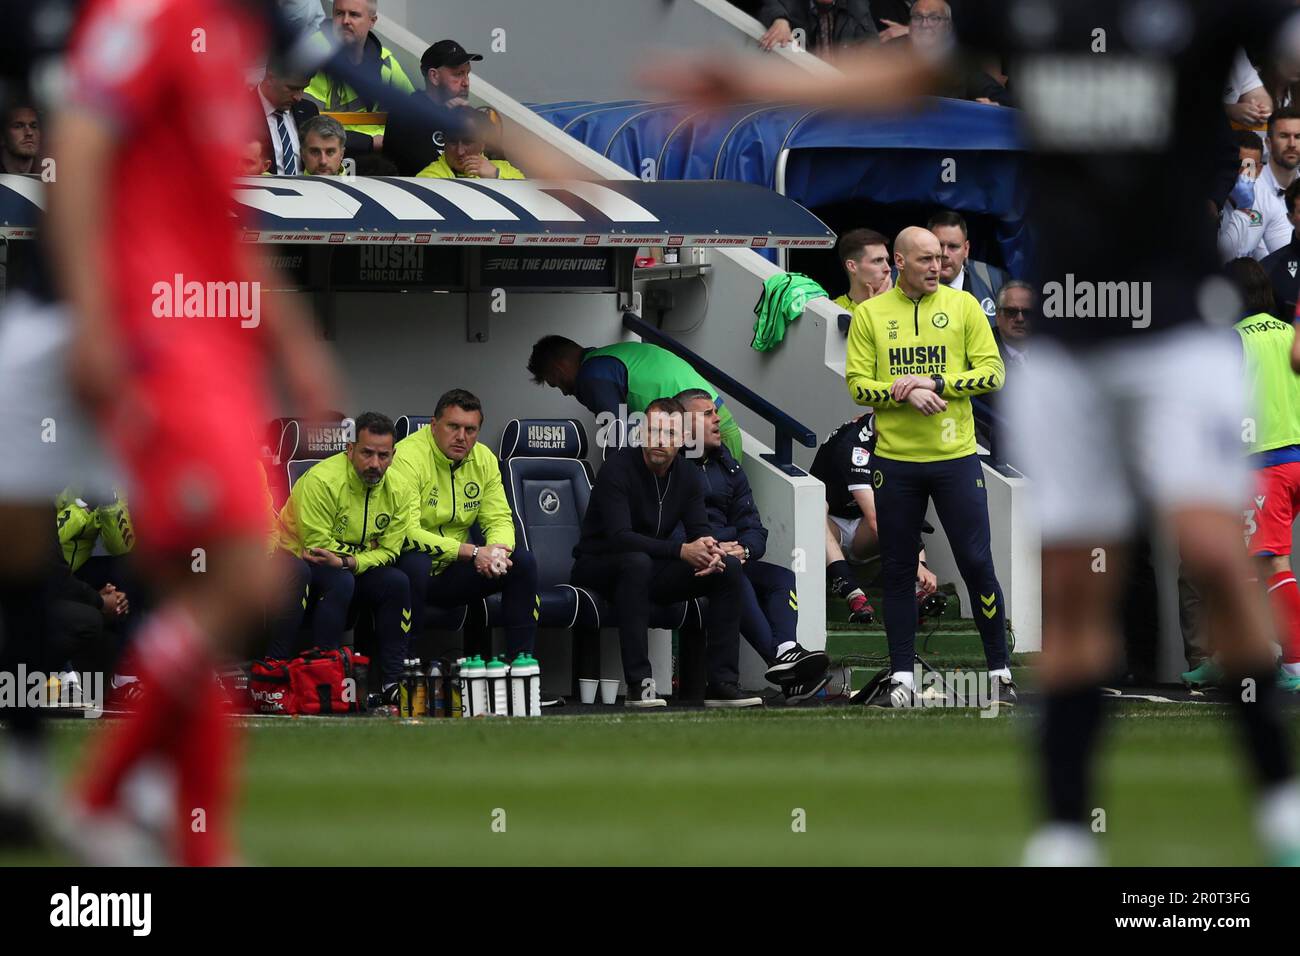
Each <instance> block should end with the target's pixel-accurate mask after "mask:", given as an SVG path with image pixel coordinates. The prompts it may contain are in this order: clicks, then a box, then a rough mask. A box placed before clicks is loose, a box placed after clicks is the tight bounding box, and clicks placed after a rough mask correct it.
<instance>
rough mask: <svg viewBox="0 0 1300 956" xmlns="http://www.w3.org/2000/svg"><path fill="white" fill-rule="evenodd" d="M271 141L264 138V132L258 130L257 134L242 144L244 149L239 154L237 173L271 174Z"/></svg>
mask: <svg viewBox="0 0 1300 956" xmlns="http://www.w3.org/2000/svg"><path fill="white" fill-rule="evenodd" d="M273 152H274V151H273V150H272V148H271V141H270V140H269V139H267V138H266V134H265V133H264V132H262V131H261V130H258V135H256V136H254V137H253V138H252V139H250V140H249V141H248V143H247V144H246V145H245V146H244V151H243V152H242V153H241V154H240V155H239V175H241V176H271V175H273V173H272V172H271V157H272V155H273Z"/></svg>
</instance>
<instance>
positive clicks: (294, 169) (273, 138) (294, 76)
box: [256, 59, 374, 176]
mask: <svg viewBox="0 0 1300 956" xmlns="http://www.w3.org/2000/svg"><path fill="white" fill-rule="evenodd" d="M307 81H308V77H307V76H305V75H303V74H301V73H299V72H297V71H296V70H295V69H294V68H293V67H292V66H290V65H289V64H288V63H285V62H281V61H278V60H274V59H273V60H272V61H271V62H269V63H268V64H267V66H266V73H265V75H264V76H263V77H262V81H261V82H260V83H258V85H257V87H256V93H257V96H256V99H257V107H258V110H259V111H260V113H261V115H262V116H265V117H266V127H267V132H268V133H269V134H270V143H271V163H272V168H271V172H273V173H275V174H276V175H277V176H297V175H299V174H300V173H301V172H302V171H303V160H302V127H303V126H304V125H305V124H306V123H307V122H308V121H309V120H311V119H314V118H315V117H317V116H319V115H320V110H319V109H318V108H317V106H316V104H315V103H313V102H312V101H311V100H308V99H305V98H304V90H305V89H306V88H307ZM373 151H374V137H372V136H367V135H366V134H365V133H357V132H349V133H348V134H347V152H348V153H349V154H350V155H352V156H364V155H367V154H369V153H371V152H373Z"/></svg>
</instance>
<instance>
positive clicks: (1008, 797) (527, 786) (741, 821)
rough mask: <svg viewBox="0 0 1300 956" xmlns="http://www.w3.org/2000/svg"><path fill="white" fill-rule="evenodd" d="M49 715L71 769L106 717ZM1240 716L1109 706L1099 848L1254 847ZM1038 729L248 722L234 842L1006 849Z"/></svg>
mask: <svg viewBox="0 0 1300 956" xmlns="http://www.w3.org/2000/svg"><path fill="white" fill-rule="evenodd" d="M52 729H53V733H52V738H53V740H54V743H55V749H56V752H57V755H58V763H59V765H60V767H61V769H62V770H64V771H65V772H67V771H70V770H71V768H72V767H73V766H74V765H75V763H76V758H77V755H78V754H79V753H80V752H81V751H82V749H83V747H84V746H85V744H86V743H87V742H88V740H89V739H90V736H91V735H92V734H95V733H97V732H99V731H100V730H101V729H102V728H101V727H100V726H97V724H96V722H94V721H80V720H64V721H58V722H56V723H55V725H54V727H53V728H52ZM1234 730H1235V728H1233V727H1232V725H1231V723H1230V721H1229V720H1228V714H1227V710H1226V708H1221V707H1211V706H1203V705H1159V706H1153V705H1144V704H1128V705H1125V706H1123V707H1122V708H1117V709H1116V710H1115V712H1114V719H1112V720H1111V721H1110V723H1109V725H1108V728H1107V734H1106V742H1107V744H1108V746H1107V747H1106V751H1105V757H1104V760H1103V763H1102V768H1101V775H1100V781H1101V793H1100V795H1099V797H1098V800H1097V801H1096V802H1097V805H1098V806H1099V807H1101V808H1102V809H1104V810H1105V811H1106V833H1105V834H1104V836H1103V838H1102V839H1103V840H1104V845H1105V847H1106V852H1107V854H1108V858H1109V860H1110V862H1112V863H1114V864H1132V865H1220V864H1223V865H1227V864H1239V865H1250V864H1256V863H1261V862H1263V860H1262V857H1261V854H1260V853H1259V851H1258V850H1257V848H1256V845H1255V843H1254V842H1253V840H1252V838H1251V832H1250V827H1249V820H1248V809H1249V804H1248V798H1247V792H1246V787H1245V783H1244V781H1245V777H1246V775H1245V772H1244V767H1243V765H1242V762H1241V760H1240V759H1239V755H1238V753H1237V751H1236V748H1235V747H1234V743H1235V734H1234V733H1233V732H1234ZM1032 731H1033V723H1032V719H1031V718H1030V717H1029V715H1028V714H1025V713H1019V714H1015V715H1013V716H1006V715H1004V716H1001V717H999V718H996V719H985V718H980V717H978V716H977V714H976V713H974V712H970V711H964V712H962V711H928V712H911V713H896V714H889V713H883V712H869V711H863V710H862V709H859V708H849V707H825V708H819V709H807V710H805V709H799V710H794V711H782V710H778V709H775V708H773V709H769V710H767V711H765V712H762V713H753V712H750V713H725V714H724V713H716V712H715V713H705V712H699V711H695V712H691V711H682V712H677V713H660V714H636V715H632V714H625V713H623V712H621V711H614V710H613V709H612V708H611V715H610V716H608V717H601V716H591V717H587V716H556V717H549V718H543V719H536V720H504V719H497V720H469V721H451V720H426V721H421V722H408V723H403V722H400V721H396V720H389V719H383V718H370V719H364V718H354V719H336V720H329V719H325V720H319V719H318V720H292V719H278V720H251V721H247V722H246V729H245V731H244V753H245V758H246V760H245V764H244V767H243V774H242V775H243V780H244V786H243V788H242V794H241V798H240V809H239V835H240V846H241V852H242V854H243V858H244V859H245V860H246V861H247V862H249V863H253V864H264V865H275V864H298V865H309V866H322V865H335V864H344V865H347V864H369V865H429V866H463V865H487V864H491V865H502V864H525V865H527V864H588V865H610V864H615V865H617V864H652V865H697V864H706V865H707V864H741V865H750V864H770V865H828V864H831V865H863V864H866V865H871V864H887V865H913V864H917V865H920V864H938V865H943V864H958V865H960V864H1014V863H1015V862H1016V861H1017V857H1018V853H1019V850H1020V848H1021V844H1022V842H1023V840H1024V838H1025V837H1026V835H1027V834H1028V832H1029V829H1030V827H1031V825H1032V822H1033V820H1034V814H1035V803H1034V795H1033V792H1032V788H1031V782H1032V780H1031V771H1032V766H1031V765H1030V763H1029V761H1028V755H1029V747H1030V744H1031V742H1032ZM800 810H802V811H803V813H802V815H800V814H798V812H797V811H800ZM800 819H802V822H803V824H804V825H803V828H802V830H803V832H796V831H797V830H799V829H800V827H799V826H797V824H798V823H799V822H800ZM494 823H495V827H494ZM501 831H504V832H501ZM58 862H67V861H66V860H64V859H62V858H60V857H58V856H56V855H54V854H43V853H34V854H33V853H28V854H22V855H18V854H10V855H8V856H4V855H0V865H3V864H9V865H12V864H22V863H34V864H40V863H58Z"/></svg>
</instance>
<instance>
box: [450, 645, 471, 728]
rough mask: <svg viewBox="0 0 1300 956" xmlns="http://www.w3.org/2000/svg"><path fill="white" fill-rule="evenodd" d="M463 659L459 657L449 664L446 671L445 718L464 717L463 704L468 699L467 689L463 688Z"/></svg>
mask: <svg viewBox="0 0 1300 956" xmlns="http://www.w3.org/2000/svg"><path fill="white" fill-rule="evenodd" d="M464 668H465V658H463V657H460V658H457V659H456V660H455V661H453V662H452V663H451V665H450V666H449V667H448V669H447V696H448V698H449V699H448V701H447V716H448V717H464V716H465V702H466V701H467V700H468V699H469V694H468V688H467V687H466V686H465V671H464Z"/></svg>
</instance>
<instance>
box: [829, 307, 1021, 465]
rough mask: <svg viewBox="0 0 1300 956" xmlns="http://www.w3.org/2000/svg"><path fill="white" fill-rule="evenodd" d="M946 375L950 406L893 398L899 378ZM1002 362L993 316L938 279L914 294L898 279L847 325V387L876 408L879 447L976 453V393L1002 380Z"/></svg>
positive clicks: (925, 455) (893, 451) (908, 456)
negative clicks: (921, 406)
mask: <svg viewBox="0 0 1300 956" xmlns="http://www.w3.org/2000/svg"><path fill="white" fill-rule="evenodd" d="M905 375H922V376H925V377H929V376H931V375H941V376H943V380H944V389H943V393H942V395H941V397H942V398H944V399H945V400H946V401H947V402H948V408H947V409H946V410H945V411H942V412H939V413H938V414H935V415H922V414H921V413H920V412H919V411H917V410H916V409H915V408H913V407H912V406H911V405H910V404H908V403H907V402H902V403H899V402H896V401H894V400H893V399H892V398H890V397H889V389H890V386H891V385H892V384H893V383H894V380H895V379H898V378H902V377H903V376H905ZM1003 375H1004V369H1003V366H1002V359H1001V357H1000V356H999V355H998V347H997V343H996V342H995V341H994V338H993V329H992V327H991V326H990V325H989V320H988V316H986V315H985V314H984V310H983V309H981V308H980V304H979V303H978V302H977V301H976V300H975V297H974V296H972V295H971V294H970V293H969V292H963V291H961V290H958V289H950V288H949V287H948V286H945V285H942V284H940V286H939V288H938V289H936V290H935V291H934V292H932V293H930V294H929V295H926V296H922V297H921V299H920V300H918V301H915V302H914V301H912V300H911V299H909V298H908V297H907V295H906V294H905V293H904V292H903V290H902V289H900V288H899V287H898V286H894V287H893V288H892V289H890V290H889V291H888V292H884V293H881V294H880V295H878V296H874V297H873V298H870V299H867V300H866V301H864V302H860V303H858V305H857V307H856V308H855V309H854V310H853V322H852V324H851V325H850V326H849V346H848V361H847V363H846V364H845V369H844V377H845V380H846V381H847V383H848V386H849V394H850V395H851V396H852V397H853V401H855V402H856V403H857V404H859V405H870V406H871V407H872V408H873V409H874V410H875V413H876V434H877V436H878V437H877V439H876V454H878V455H881V456H883V457H885V458H894V459H898V460H900V461H948V460H950V459H953V458H962V457H964V456H966V455H972V454H974V453H975V419H974V416H973V415H972V414H971V406H970V397H971V396H972V395H982V394H984V393H985V392H993V391H997V390H998V389H999V388H1001V387H1002V382H1003Z"/></svg>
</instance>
